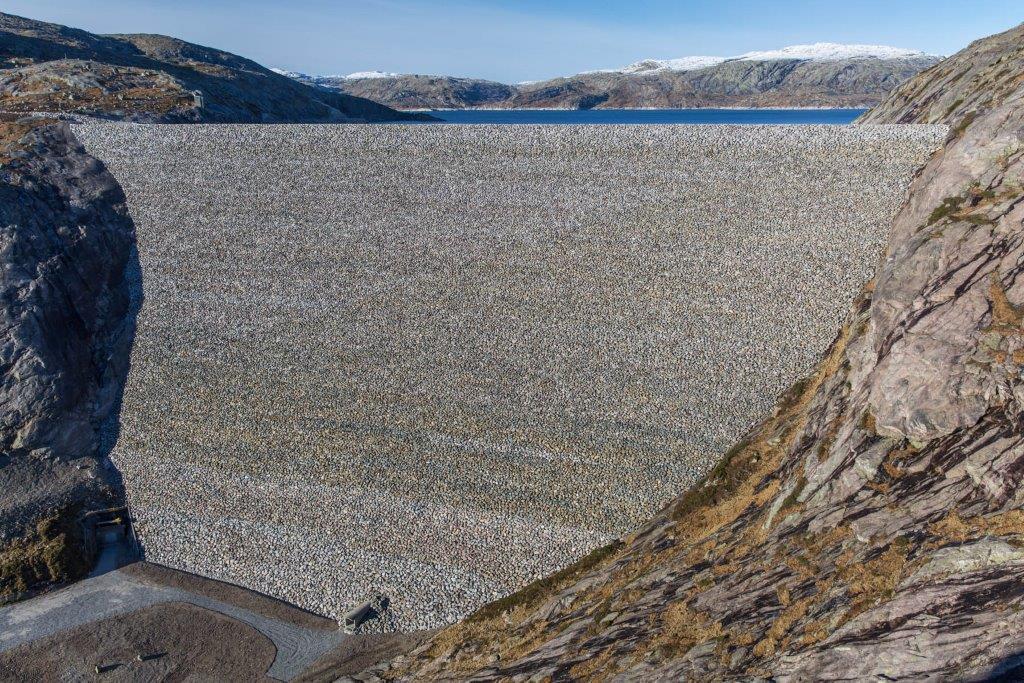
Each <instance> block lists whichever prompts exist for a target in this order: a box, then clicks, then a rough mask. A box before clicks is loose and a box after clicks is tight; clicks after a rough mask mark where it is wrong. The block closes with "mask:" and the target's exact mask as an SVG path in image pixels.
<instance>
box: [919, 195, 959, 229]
mask: <svg viewBox="0 0 1024 683" xmlns="http://www.w3.org/2000/svg"><path fill="white" fill-rule="evenodd" d="M965 201H967V197H965V196H963V195H960V196H957V197H946V198H945V199H943V200H942V203H941V204H939V205H938V206H937V207H935V210H934V211H932V213H931V215H930V216H928V225H935V224H936V223H938V222H939V221H941V220H942V219H943V218H948V217H949V216H952V215H954V214H956V212H957V211H959V210H960V207H961V206H963V205H964V202H965Z"/></svg>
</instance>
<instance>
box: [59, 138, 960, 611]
mask: <svg viewBox="0 0 1024 683" xmlns="http://www.w3.org/2000/svg"><path fill="white" fill-rule="evenodd" d="M75 133H76V134H77V135H78V136H79V138H80V139H81V140H82V141H83V143H84V144H85V145H86V148H87V149H88V150H89V151H90V152H91V153H93V154H95V155H96V156H98V157H99V158H100V159H102V160H103V161H104V162H105V163H106V164H107V165H108V167H109V168H110V170H111V171H112V172H113V174H114V175H115V177H117V178H118V180H119V181H120V182H121V183H122V185H123V187H124V189H125V191H126V193H127V196H128V200H129V206H130V210H131V212H132V216H133V219H134V221H135V224H136V226H137V229H138V251H139V260H140V264H141V277H142V290H143V295H144V301H143V304H142V307H141V310H140V313H139V316H138V319H137V332H136V338H135V344H134V348H133V351H132V360H131V370H130V373H129V377H128V382H127V386H126V387H125V392H124V401H123V407H122V412H121V427H120V436H119V440H118V443H117V445H116V448H115V450H114V452H113V454H112V458H113V460H114V462H115V464H116V465H117V466H118V467H119V468H120V470H121V471H122V473H123V476H124V481H125V485H126V488H127V493H128V499H129V503H130V505H131V509H132V512H133V514H134V516H135V518H136V525H137V532H138V534H139V537H140V539H141V542H142V544H143V546H144V548H145V552H146V557H147V559H149V560H151V561H154V562H158V563H161V564H166V565H170V566H172V567H177V568H181V569H185V570H188V571H192V572H196V573H199V574H203V575H207V576H212V577H215V578H218V579H222V580H226V581H230V582H234V583H238V584H241V585H244V586H247V587H250V588H253V589H256V590H259V591H263V592H266V593H269V594H271V595H275V596H279V597H281V598H283V599H286V600H288V601H291V602H294V603H296V604H298V605H301V606H303V607H306V608H309V609H311V610H313V611H316V612H321V613H325V614H328V615H332V616H335V617H337V616H339V615H340V614H342V613H343V612H344V611H346V610H347V609H349V608H350V607H352V606H353V605H354V604H356V603H359V602H362V601H363V600H366V599H368V598H369V597H371V596H372V595H375V594H384V595H386V596H387V597H388V598H389V599H390V602H391V608H392V614H391V621H389V622H388V624H389V627H391V628H401V629H412V628H425V627H434V626H437V625H439V624H443V623H445V622H448V621H452V620H454V619H457V618H458V617H460V616H462V615H464V614H466V613H468V612H469V611H472V610H473V609H474V608H476V607H478V606H479V605H481V604H483V603H485V602H487V601H490V600H492V599H495V598H497V597H500V596H502V595H505V594H507V593H510V592H512V591H514V590H515V589H517V588H518V587H520V586H522V585H524V584H525V583H527V582H529V581H531V580H533V579H535V578H537V577H539V576H541V575H544V574H546V573H548V572H550V571H552V570H555V569H558V568H559V567H561V566H564V565H566V564H568V563H570V562H571V561H573V560H574V559H576V558H578V557H580V556H581V555H584V554H585V553H586V552H588V551H589V550H590V549H592V548H594V547H597V546H599V545H602V544H604V543H606V542H608V541H609V540H611V539H613V538H615V537H617V536H618V535H620V534H622V533H624V532H627V531H629V530H630V529H632V528H634V527H635V526H636V525H637V524H638V523H640V522H641V521H643V520H644V519H645V518H646V517H647V516H649V515H650V514H651V513H652V512H654V511H655V510H656V509H658V508H659V507H660V506H661V505H663V504H664V503H665V502H666V501H667V500H668V499H669V498H671V497H673V496H675V495H677V494H679V493H680V492H682V491H683V490H684V489H685V488H687V487H688V486H690V485H691V484H693V483H694V482H695V481H696V479H697V478H698V477H699V476H700V475H701V474H702V473H703V472H704V471H706V469H707V468H708V467H709V465H711V464H713V463H714V462H715V461H716V460H717V459H718V458H719V457H720V455H721V454H722V453H723V452H724V451H725V450H726V449H727V448H728V447H729V446H730V445H731V444H732V443H733V442H734V441H735V440H736V439H737V438H738V437H739V436H741V435H742V433H743V432H744V431H745V430H746V429H748V428H749V427H750V426H752V425H753V424H754V423H755V422H756V421H757V420H759V419H760V418H761V417H763V416H764V415H765V414H766V413H767V412H768V411H769V410H770V408H771V406H772V404H773V402H774V399H775V398H776V397H777V396H778V395H779V394H780V393H781V392H782V391H783V390H785V389H786V388H787V387H788V386H789V385H790V384H791V383H792V382H793V381H794V380H796V379H797V378H798V377H799V376H801V375H802V374H804V373H806V372H807V371H809V370H810V368H811V366H812V365H813V363H814V360H815V359H816V358H817V356H818V355H819V354H820V353H821V352H822V351H823V350H824V349H825V348H826V347H827V345H828V343H829V342H830V341H831V340H832V339H833V337H834V335H835V331H836V329H837V328H838V326H839V324H840V321H841V319H842V317H843V315H844V314H845V312H846V311H847V309H848V307H849V305H850V303H851V301H852V300H853V298H854V296H855V295H856V294H857V292H859V291H860V288H861V287H862V285H863V283H864V282H865V281H867V280H868V279H869V278H870V277H871V274H872V270H873V266H874V264H875V263H876V261H877V260H878V258H879V256H880V248H881V245H882V244H883V242H884V239H885V236H886V233H887V229H888V225H889V223H890V219H891V218H892V216H893V214H894V213H895V212H896V210H897V209H898V207H899V205H900V203H901V202H902V199H903V196H904V192H905V189H906V187H907V185H908V184H909V181H910V179H911V177H912V175H913V173H914V171H915V170H916V169H917V168H918V167H919V166H920V165H921V164H922V163H923V162H924V160H925V159H926V157H927V156H928V155H929V154H930V153H931V152H932V151H933V150H934V149H935V148H936V147H937V145H938V143H939V142H940V141H941V138H942V137H943V136H944V134H945V130H944V129H942V128H937V127H917V126H878V127H876V126H871V127H806V126H778V127H717V126H663V127H661V126H607V127H606V126H555V127H544V126H504V127H490V126H450V125H431V126H236V125H219V126H201V125H190V126H133V125H104V126H89V127H81V126H80V127H76V128H75Z"/></svg>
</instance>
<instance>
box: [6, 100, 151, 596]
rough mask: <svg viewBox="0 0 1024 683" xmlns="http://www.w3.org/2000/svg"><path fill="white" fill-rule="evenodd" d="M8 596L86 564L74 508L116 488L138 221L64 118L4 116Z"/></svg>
mask: <svg viewBox="0 0 1024 683" xmlns="http://www.w3.org/2000/svg"><path fill="white" fill-rule="evenodd" d="M0 226H2V228H0V245H2V248H0V259H2V265H3V273H4V277H3V286H2V298H3V304H2V306H0V317H2V324H0V329H2V330H3V333H2V336H0V349H2V353H0V490H2V491H3V492H4V494H3V496H2V497H0V597H2V596H4V595H8V594H10V593H18V592H22V591H24V590H26V589H28V588H31V587H33V586H36V585H39V584H45V583H47V582H51V581H59V580H65V579H69V578H75V575H76V574H78V573H80V572H82V571H84V570H86V569H87V568H88V566H89V565H88V562H87V558H83V554H84V552H85V551H84V548H83V547H82V546H81V543H82V539H81V538H80V537H79V535H78V533H77V531H78V528H77V524H76V522H75V519H76V517H77V516H78V514H79V513H81V512H84V511H86V510H89V509H96V508H102V507H108V506H110V505H111V504H113V503H115V502H116V501H117V500H118V499H119V497H120V495H121V494H120V487H119V484H118V482H117V480H116V474H115V473H114V472H113V471H112V469H111V468H108V467H106V466H105V463H106V460H105V457H104V450H105V449H106V448H108V447H109V445H110V443H109V441H110V440H109V439H108V438H105V437H106V436H109V432H108V431H107V429H109V425H110V423H109V421H110V419H111V417H112V416H114V415H115V413H116V410H117V406H118V403H119V400H120V393H121V387H122V386H123V381H124V377H125V373H126V372H127V363H128V349H129V344H130V341H131V335H132V332H133V323H132V317H131V315H130V313H131V301H132V299H131V296H130V288H129V282H128V280H126V273H127V272H129V270H130V269H129V266H130V265H131V263H132V249H133V245H134V237H135V229H134V226H133V224H132V221H131V219H130V218H129V216H128V210H127V207H126V205H125V197H124V194H123V193H122V192H121V188H120V186H119V185H118V184H117V182H116V181H115V180H114V178H113V177H112V176H111V175H110V174H109V173H108V172H107V171H106V169H105V168H104V167H103V165H102V164H100V163H99V162H98V161H97V160H96V159H94V158H93V157H91V156H89V155H87V154H86V153H85V151H84V150H83V149H82V147H81V145H79V144H78V142H77V141H76V140H75V139H74V137H73V136H72V134H71V132H70V130H69V129H68V127H67V126H66V125H64V124H57V123H54V122H52V121H51V122H48V121H45V120H43V119H32V120H31V121H26V120H22V121H20V122H7V123H0Z"/></svg>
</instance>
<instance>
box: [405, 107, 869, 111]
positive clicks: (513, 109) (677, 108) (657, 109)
mask: <svg viewBox="0 0 1024 683" xmlns="http://www.w3.org/2000/svg"><path fill="white" fill-rule="evenodd" d="M870 108H871V107H607V108H602V109H570V108H567V107H435V108H415V109H398V111H403V112H432V111H572V112H584V111H597V112H600V111H867V110H868V109H870Z"/></svg>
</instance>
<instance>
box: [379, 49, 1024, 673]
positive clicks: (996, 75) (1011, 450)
mask: <svg viewBox="0 0 1024 683" xmlns="http://www.w3.org/2000/svg"><path fill="white" fill-rule="evenodd" d="M1021 32H1022V29H1017V30H1016V31H1015V32H1013V33H1011V34H1005V35H1002V36H996V37H995V38H992V39H990V41H983V42H980V43H976V44H974V45H972V46H971V47H970V48H969V49H968V50H966V51H965V52H964V53H962V54H961V55H957V56H955V57H953V58H951V59H950V60H948V61H947V62H944V63H943V64H940V65H939V66H937V67H935V69H933V70H932V71H931V72H926V73H925V74H923V75H922V76H920V77H919V78H918V79H917V80H915V81H913V82H911V83H910V84H908V85H907V86H905V87H904V88H903V89H901V91H900V92H898V93H897V94H896V95H895V96H894V98H893V100H891V101H890V102H889V103H887V104H885V105H883V106H882V107H880V108H879V109H878V110H877V112H876V113H875V114H873V115H871V116H869V117H868V120H871V121H880V120H888V117H889V116H893V117H895V118H896V119H898V120H908V121H909V120H913V121H928V122H948V123H950V124H951V125H952V126H953V129H952V132H951V134H950V138H949V140H948V141H947V144H946V145H945V147H944V149H943V150H941V151H940V152H939V153H937V154H936V155H935V157H934V158H933V159H932V160H931V161H930V162H929V163H928V164H927V165H926V167H925V168H924V169H923V170H922V171H921V173H920V175H919V177H918V178H917V179H916V180H915V182H914V184H913V186H912V188H911V190H910V194H909V197H908V200H907V203H906V205H905V207H904V208H903V210H902V211H901V213H900V215H899V216H898V217H897V219H896V221H895V223H894V226H893V231H892V235H891V238H890V243H889V247H888V250H887V252H886V255H885V257H884V259H883V262H882V263H881V265H880V267H879V270H878V273H877V277H876V278H875V280H874V281H873V283H869V284H868V286H867V287H865V290H864V294H863V296H862V297H861V299H860V300H859V301H858V302H857V303H856V304H855V306H854V307H853V310H851V312H850V313H849V315H848V317H847V320H846V322H845V324H844V326H843V328H842V331H841V332H840V334H839V336H838V338H837V339H836V342H835V344H834V345H833V347H832V349H831V350H830V351H829V353H828V354H827V355H826V357H825V358H824V359H823V360H822V361H821V363H820V364H819V366H818V369H817V370H816V372H815V373H814V374H813V375H812V376H811V377H809V378H808V379H807V380H806V381H805V382H802V383H800V384H798V385H797V386H796V387H794V389H793V390H792V391H791V392H790V394H789V395H788V396H786V397H784V398H783V399H782V400H781V401H780V403H779V405H778V407H777V408H776V411H775V414H774V415H773V416H772V417H771V418H769V419H768V420H767V421H765V422H764V423H762V424H761V425H760V426H759V427H757V428H756V429H754V430H753V431H752V432H751V433H750V434H749V435H748V437H747V438H746V439H744V440H743V441H742V442H741V443H740V444H738V445H737V446H736V447H735V448H734V449H733V450H732V451H730V452H729V453H728V454H727V455H726V457H725V458H724V460H723V461H722V463H721V464H720V465H719V466H718V467H717V468H716V469H715V470H714V471H713V472H712V473H711V474H710V475H709V476H708V478H707V479H706V480H705V482H704V483H703V484H702V485H701V486H698V487H697V488H696V489H694V490H692V491H690V492H688V493H686V494H685V495H683V496H682V497H681V498H680V499H678V500H677V501H675V502H674V503H673V504H672V505H670V506H669V507H668V508H666V509H665V510H664V511H662V512H661V513H660V514H659V515H657V516H656V517H655V518H654V519H653V520H651V522H649V523H648V524H647V525H646V526H644V527H643V528H641V529H640V530H638V531H637V532H635V533H634V534H633V535H631V536H630V537H628V538H626V539H625V543H624V544H623V546H622V547H621V548H620V549H617V550H614V551H613V552H611V553H609V554H608V557H606V558H602V559H601V560H600V562H598V563H596V565H594V566H586V567H580V568H579V570H578V571H576V570H572V569H570V570H567V571H565V572H563V573H562V574H561V575H560V576H559V577H558V578H557V580H555V581H551V582H549V584H546V585H545V586H543V590H533V591H527V592H524V593H522V594H520V596H519V597H518V598H516V597H513V598H511V599H506V600H505V601H503V602H502V603H501V604H498V605H494V606H492V607H490V608H484V609H483V610H481V611H480V612H479V613H477V614H476V615H474V616H472V617H470V618H468V619H467V620H466V621H464V622H463V623H460V624H457V625H455V626H453V627H451V628H449V629H447V630H446V631H443V632H441V633H440V634H439V635H438V636H436V637H435V638H434V639H433V640H432V641H430V642H429V643H428V644H426V645H425V646H423V647H422V648H420V649H418V650H417V651H415V652H414V653H412V656H410V657H409V658H407V659H406V660H404V661H403V663H402V664H401V665H400V666H397V667H395V668H393V669H390V670H389V671H388V675H389V676H390V677H392V678H399V679H406V680H429V679H442V680H466V679H469V680H498V679H502V680H509V679H510V680H513V681H525V680H542V679H543V680H548V679H549V677H550V678H551V679H554V680H564V679H569V678H572V679H592V680H602V679H608V680H635V681H650V680H708V679H723V678H729V679H732V678H734V677H741V678H745V679H746V678H752V679H757V678H764V679H769V678H770V679H778V680H786V681H811V680H838V679H841V680H947V679H955V680H982V679H988V678H993V677H997V676H1005V677H1007V680H1009V679H1015V677H1016V678H1019V677H1020V676H1021V675H1024V668H1022V667H1024V663H1022V659H1021V655H1020V653H1021V652H1022V651H1024V631H1022V629H1021V626H1022V624H1021V616H1020V615H1021V614H1022V613H1024V612H1022V608H1024V589H1022V586H1024V583H1022V579H1024V564H1022V561H1021V553H1020V548H1021V547H1022V546H1024V509H1022V503H1024V493H1022V492H1024V486H1022V484H1024V481H1022V480H1024V433H1022V431H1021V414H1022V410H1024V387H1022V367H1024V277H1022V268H1024V209H1022V207H1021V203H1022V200H1024V164H1022V163H1021V149H1022V147H1024V144H1022V143H1024V137H1022V136H1024V106H1022V105H1024V102H1022V97H1024V88H1022V87H1021V84H1022V83H1024V69H1022V63H1021V60H1020V58H1019V51H1018V50H1017V46H1018V45H1019V44H1020V42H1021V40H1020V39H1021ZM947 73H949V74H989V76H986V77H980V78H971V79H968V78H967V77H966V76H962V77H961V78H959V79H957V78H951V79H949V80H945V81H943V83H945V85H944V86H942V87H940V88H939V89H938V90H934V91H933V90H931V88H933V87H935V86H933V85H930V84H932V83H933V82H934V78H935V74H947ZM926 92H927V93H930V94H928V95H927V96H926V98H927V101H928V102H935V101H942V102H945V101H946V100H949V104H944V105H942V107H941V108H942V109H943V114H942V115H936V113H935V111H936V110H935V107H934V106H931V105H929V106H925V105H924V104H922V103H920V102H904V101H903V99H902V98H904V95H905V94H906V93H910V94H911V95H910V97H911V99H916V98H919V97H921V96H922V95H921V94H922V93H926ZM914 93H917V94H916V95H914ZM986 93H987V94H989V95H991V97H987V96H986ZM954 105H955V106H954ZM611 615H615V616H614V617H612V616H611Z"/></svg>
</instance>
